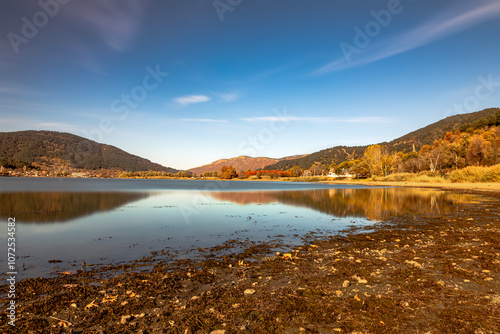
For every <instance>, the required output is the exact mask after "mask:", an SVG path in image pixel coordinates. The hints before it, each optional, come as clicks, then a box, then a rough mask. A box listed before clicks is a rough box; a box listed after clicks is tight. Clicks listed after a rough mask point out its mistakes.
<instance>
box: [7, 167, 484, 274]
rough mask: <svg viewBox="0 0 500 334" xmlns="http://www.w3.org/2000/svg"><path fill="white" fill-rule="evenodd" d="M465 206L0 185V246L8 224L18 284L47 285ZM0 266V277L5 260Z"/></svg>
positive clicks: (432, 199) (249, 187) (213, 187)
mask: <svg viewBox="0 0 500 334" xmlns="http://www.w3.org/2000/svg"><path fill="white" fill-rule="evenodd" d="M474 198H475V197H474V196H472V195H464V194H454V193H450V192H445V191H438V190H431V189H413V188H392V187H367V186H356V185H327V184H318V183H298V182H297V183H296V182H249V181H204V180H120V179H69V178H5V177H4V178H0V202H1V207H0V219H1V220H2V221H3V224H2V227H0V228H1V230H0V240H1V243H2V244H3V245H4V249H5V248H6V247H5V245H6V243H7V237H8V235H7V221H8V218H15V219H16V246H17V248H16V255H17V260H16V264H17V270H18V272H19V273H18V277H19V278H20V279H23V278H27V277H39V276H42V277H48V276H51V275H55V274H57V273H58V272H61V271H64V270H68V269H72V268H75V267H78V265H80V263H82V261H85V262H86V263H87V264H105V263H119V262H128V261H134V260H137V259H141V258H143V257H145V256H149V255H150V254H151V252H154V251H156V252H158V251H164V250H168V251H169V253H170V254H175V257H176V258H189V257H193V258H195V257H197V256H199V255H200V252H201V253H202V252H203V251H204V250H205V249H208V248H210V247H214V246H217V245H221V244H223V243H225V242H228V241H237V242H238V243H239V245H240V246H244V245H250V244H252V243H259V242H276V244H277V245H279V246H277V247H276V249H281V248H283V249H284V247H292V246H296V245H298V244H301V243H303V242H304V238H305V237H308V236H314V237H323V236H328V235H333V234H337V233H339V232H340V231H342V230H345V229H346V228H348V227H351V226H357V227H360V226H366V225H369V224H373V223H375V222H377V221H380V220H383V219H384V218H387V217H389V216H391V215H397V214H399V213H411V212H414V213H425V214H440V213H443V212H449V211H455V210H459V209H460V207H461V206H462V205H463V204H465V203H468V202H470V201H473V200H474ZM232 251H237V249H236V248H235V249H233V250H232ZM50 260H58V261H61V262H57V263H52V262H49V261H50ZM0 263H2V267H3V268H4V270H3V271H2V272H3V273H5V272H7V271H8V270H7V269H6V264H7V259H6V256H4V257H2V258H0Z"/></svg>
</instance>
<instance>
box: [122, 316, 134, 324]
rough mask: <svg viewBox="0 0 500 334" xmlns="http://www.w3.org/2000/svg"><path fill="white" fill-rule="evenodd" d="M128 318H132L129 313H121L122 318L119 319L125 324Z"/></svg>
mask: <svg viewBox="0 0 500 334" xmlns="http://www.w3.org/2000/svg"><path fill="white" fill-rule="evenodd" d="M130 318H132V316H131V315H122V319H121V320H120V322H121V323H122V324H125V323H126V322H127V321H129V320H130Z"/></svg>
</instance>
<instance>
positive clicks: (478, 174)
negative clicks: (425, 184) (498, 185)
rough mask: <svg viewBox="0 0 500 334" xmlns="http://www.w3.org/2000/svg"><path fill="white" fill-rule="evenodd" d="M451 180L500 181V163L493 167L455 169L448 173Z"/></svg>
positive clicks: (454, 181) (473, 181)
mask: <svg viewBox="0 0 500 334" xmlns="http://www.w3.org/2000/svg"><path fill="white" fill-rule="evenodd" d="M446 179H447V180H448V181H449V182H453V183H456V182H471V183H477V182H481V183H484V182H500V164H498V165H495V166H491V167H472V166H469V167H466V168H464V169H459V170H455V171H453V172H451V173H449V174H448V175H446Z"/></svg>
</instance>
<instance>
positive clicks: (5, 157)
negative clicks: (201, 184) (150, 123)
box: [0, 130, 178, 173]
mask: <svg viewBox="0 0 500 334" xmlns="http://www.w3.org/2000/svg"><path fill="white" fill-rule="evenodd" d="M0 164H1V165H3V166H5V167H8V166H11V167H17V168H19V167H23V166H33V167H39V168H42V169H54V168H74V169H85V170H99V169H118V170H122V171H131V172H136V171H162V172H172V173H176V172H178V171H177V170H176V169H173V168H169V167H165V166H162V165H160V164H157V163H153V162H151V161H149V160H147V159H143V158H141V157H138V156H136V155H132V154H129V153H127V152H125V151H123V150H120V149H119V148H117V147H114V146H111V145H105V144H100V143H97V142H95V141H92V140H89V139H86V138H83V137H79V136H76V135H73V134H70V133H65V132H55V131H31V130H30V131H18V132H0Z"/></svg>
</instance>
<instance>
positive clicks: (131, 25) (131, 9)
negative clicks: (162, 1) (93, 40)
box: [64, 0, 147, 51]
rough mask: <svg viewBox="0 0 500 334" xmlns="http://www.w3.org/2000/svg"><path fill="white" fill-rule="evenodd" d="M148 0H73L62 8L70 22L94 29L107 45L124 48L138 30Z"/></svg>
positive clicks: (119, 48) (121, 49) (87, 28)
mask: <svg viewBox="0 0 500 334" xmlns="http://www.w3.org/2000/svg"><path fill="white" fill-rule="evenodd" d="M146 4H147V1H135V0H108V1H100V0H87V1H85V2H83V1H82V2H72V3H71V4H69V5H68V6H67V7H66V8H65V10H64V14H65V15H66V16H68V17H69V18H70V19H71V20H72V23H74V24H78V25H81V26H82V27H83V28H84V29H86V30H88V31H94V32H95V33H96V34H97V35H98V36H99V37H100V38H101V39H102V40H103V42H104V43H105V44H106V45H108V46H109V47H111V48H113V49H116V50H118V51H123V50H126V49H128V48H129V47H130V45H131V43H132V42H133V41H134V40H135V37H136V35H137V34H138V31H139V30H140V26H141V21H142V17H143V15H144V6H145V5H146Z"/></svg>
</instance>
